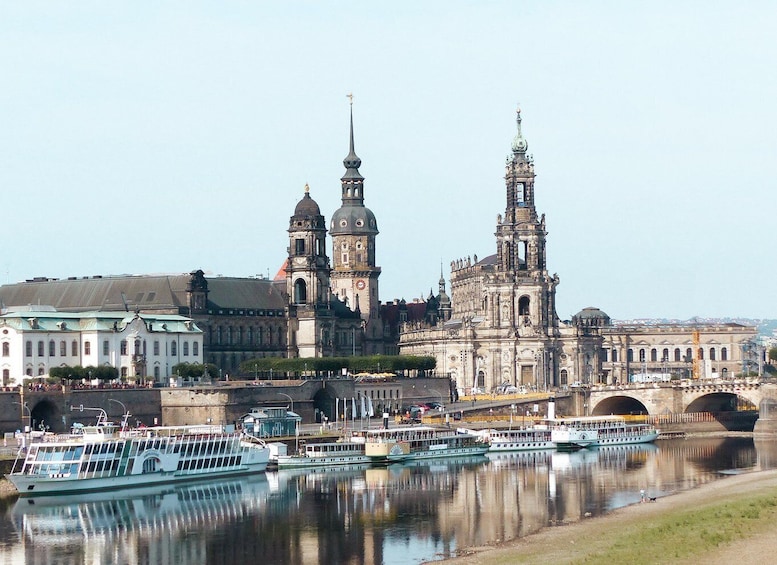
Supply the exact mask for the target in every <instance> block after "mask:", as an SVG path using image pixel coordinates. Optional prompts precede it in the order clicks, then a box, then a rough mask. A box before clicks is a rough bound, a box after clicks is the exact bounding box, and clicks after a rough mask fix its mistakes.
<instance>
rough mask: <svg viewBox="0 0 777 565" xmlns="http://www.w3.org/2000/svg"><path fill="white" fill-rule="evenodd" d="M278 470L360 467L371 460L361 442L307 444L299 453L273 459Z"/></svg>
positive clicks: (282, 455) (281, 455)
mask: <svg viewBox="0 0 777 565" xmlns="http://www.w3.org/2000/svg"><path fill="white" fill-rule="evenodd" d="M275 461H276V463H277V464H278V468H279V469H297V468H302V467H329V466H332V465H360V464H365V463H369V462H370V461H371V459H370V458H369V457H368V456H367V455H366V453H365V451H364V443H363V442H352V441H333V442H326V443H308V444H306V445H305V446H304V448H303V449H302V450H301V452H300V453H297V454H292V455H285V454H279V455H277V456H276V457H275Z"/></svg>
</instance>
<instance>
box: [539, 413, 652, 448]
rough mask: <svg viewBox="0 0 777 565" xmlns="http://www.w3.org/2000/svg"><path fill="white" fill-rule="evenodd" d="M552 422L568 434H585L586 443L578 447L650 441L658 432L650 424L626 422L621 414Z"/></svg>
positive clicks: (555, 427) (579, 435)
mask: <svg viewBox="0 0 777 565" xmlns="http://www.w3.org/2000/svg"><path fill="white" fill-rule="evenodd" d="M553 424H554V430H556V429H562V428H563V429H565V430H568V432H569V434H570V436H572V435H576V436H578V437H582V436H583V435H584V436H586V438H587V440H589V441H588V443H587V444H586V445H579V447H588V446H610V445H629V444H639V443H650V442H652V441H655V440H656V439H657V438H658V434H659V430H657V429H656V427H655V426H653V425H652V424H646V423H642V422H639V423H638V422H628V421H626V418H624V417H623V416H615V415H613V416H588V417H580V418H561V419H557V420H554V421H553ZM592 436H595V441H590V440H591V438H592ZM557 446H558V447H561V446H560V445H557Z"/></svg>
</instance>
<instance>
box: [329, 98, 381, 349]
mask: <svg viewBox="0 0 777 565" xmlns="http://www.w3.org/2000/svg"><path fill="white" fill-rule="evenodd" d="M361 164H362V162H361V159H359V157H358V156H357V155H356V151H355V150H354V142H353V98H351V127H350V150H349V152H348V155H347V156H346V158H345V159H344V160H343V165H345V175H343V177H342V178H341V179H340V182H341V191H342V194H341V198H342V204H341V206H340V208H338V209H337V211H336V212H335V213H334V214H333V215H332V221H331V224H330V229H329V232H330V234H331V235H332V263H333V270H332V291H333V292H334V293H335V294H336V295H337V296H338V297H339V299H340V300H342V301H345V302H346V303H347V304H348V306H349V307H350V308H351V309H352V310H355V311H358V312H359V314H360V315H361V318H362V320H364V323H365V340H366V342H367V344H369V345H368V347H367V348H366V351H365V353H366V354H373V353H381V352H382V351H381V350H380V349H381V346H380V345H379V343H381V342H382V328H381V327H380V323H379V320H378V316H379V310H378V307H379V298H378V277H379V276H380V267H378V266H376V264H375V237H376V236H377V235H378V223H377V221H376V220H375V214H373V213H372V211H371V210H370V209H369V208H367V207H366V206H364V177H362V176H361V174H360V173H359V167H360V166H361Z"/></svg>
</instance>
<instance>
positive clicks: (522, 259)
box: [515, 241, 529, 271]
mask: <svg viewBox="0 0 777 565" xmlns="http://www.w3.org/2000/svg"><path fill="white" fill-rule="evenodd" d="M528 247H529V244H528V242H526V241H519V242H518V245H516V246H515V248H516V251H517V252H518V270H519V271H525V270H526V269H527V266H526V250H527V249H528Z"/></svg>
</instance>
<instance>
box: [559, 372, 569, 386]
mask: <svg viewBox="0 0 777 565" xmlns="http://www.w3.org/2000/svg"><path fill="white" fill-rule="evenodd" d="M559 380H560V381H561V382H559V386H567V385H568V384H569V373H568V372H567V370H566V369H561V373H560V374H559Z"/></svg>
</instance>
